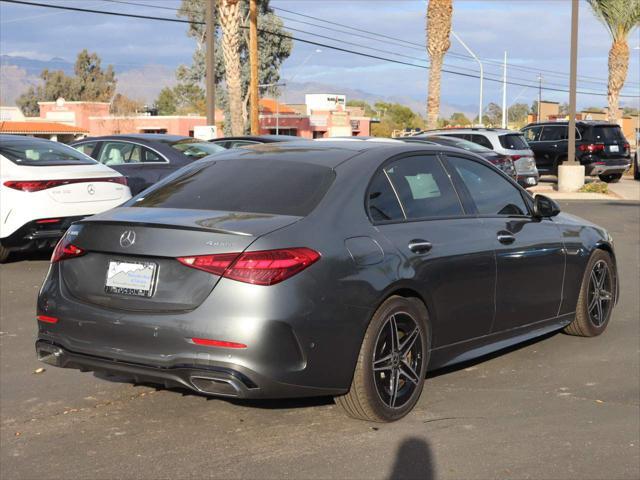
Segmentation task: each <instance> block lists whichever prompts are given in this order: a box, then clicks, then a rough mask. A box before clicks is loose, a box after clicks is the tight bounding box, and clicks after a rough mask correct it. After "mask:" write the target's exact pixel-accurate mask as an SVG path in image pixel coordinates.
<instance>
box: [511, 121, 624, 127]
mask: <svg viewBox="0 0 640 480" xmlns="http://www.w3.org/2000/svg"><path fill="white" fill-rule="evenodd" d="M544 125H569V121H568V120H561V121H558V122H553V121H549V122H531V123H528V124H527V125H525V126H524V127H522V128H526V127H535V126H544ZM576 125H591V126H609V127H619V126H620V125H618V124H617V123H611V122H607V121H606V120H576Z"/></svg>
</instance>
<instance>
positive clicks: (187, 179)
mask: <svg viewBox="0 0 640 480" xmlns="http://www.w3.org/2000/svg"><path fill="white" fill-rule="evenodd" d="M203 161H206V160H203ZM196 163H198V162H196ZM194 165H195V164H194ZM197 166H198V168H192V169H189V170H187V171H186V172H185V173H183V174H181V175H178V176H175V177H172V178H170V179H169V181H166V182H163V183H162V184H161V185H160V186H159V187H158V188H155V189H152V190H151V191H150V192H148V193H147V194H146V195H145V196H144V197H138V198H136V199H134V200H132V201H131V202H130V203H129V204H128V205H129V206H134V207H156V208H184V209H195V210H222V211H231V212H246V213H270V214H275V215H296V216H305V215H308V214H309V213H310V212H311V211H312V210H313V209H314V208H315V206H316V205H317V204H318V202H320V200H322V198H323V197H324V195H325V194H326V193H327V190H328V189H329V187H330V186H331V183H332V182H333V179H334V178H335V174H334V172H333V170H332V169H331V168H328V167H324V166H321V165H310V164H308V163H298V162H288V161H283V160H264V159H260V160H250V159H233V160H223V161H218V162H211V163H207V164H206V165H204V166H202V165H197Z"/></svg>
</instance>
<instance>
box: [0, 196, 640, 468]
mask: <svg viewBox="0 0 640 480" xmlns="http://www.w3.org/2000/svg"><path fill="white" fill-rule="evenodd" d="M561 206H562V208H563V210H566V211H568V212H570V213H574V214H577V215H580V216H582V217H584V218H586V219H588V220H591V221H593V222H595V223H598V224H600V225H603V226H604V227H606V228H607V229H608V230H609V232H610V233H611V234H612V236H613V237H614V239H615V242H616V249H617V255H618V266H619V270H620V276H621V300H620V303H619V305H618V306H617V308H616V310H615V311H614V316H613V319H612V321H611V324H610V325H609V327H608V329H607V331H606V332H605V333H604V335H603V336H602V337H599V338H592V339H589V338H578V337H570V336H567V335H563V334H555V335H551V336H547V337H545V338H543V339H541V340H538V341H535V342H530V343H528V344H526V345H524V346H520V347H518V348H515V349H512V350H511V351H510V352H501V353H500V354H498V355H493V356H492V357H490V358H483V359H480V360H478V361H475V362H472V363H469V364H465V365H462V366H459V367H456V368H453V369H449V370H447V371H439V372H433V373H432V374H430V375H429V378H428V379H427V382H426V385H425V391H424V393H423V396H422V398H421V399H420V402H419V403H418V405H417V407H416V409H415V411H414V412H412V413H411V414H410V415H409V416H408V417H406V418H405V419H403V420H401V421H399V422H396V423H393V424H373V423H366V422H361V421H355V420H351V419H348V418H346V417H345V416H344V414H343V412H342V411H340V410H339V409H338V408H337V407H336V406H335V405H334V404H333V401H332V400H331V399H323V398H321V399H308V400H296V401H260V402H258V401H256V402H240V401H233V402H231V401H226V400H219V399H207V398H205V397H201V396H197V395H193V394H191V393H187V392H179V391H167V390H162V389H158V390H156V389H155V388H154V387H150V386H143V385H136V386H134V385H130V384H128V383H124V382H120V381H117V379H103V378H97V377H96V376H94V375H93V374H92V373H80V372H78V371H74V370H61V369H55V368H53V367H48V366H46V367H45V366H44V365H43V364H40V363H38V362H37V361H36V359H35V354H34V350H33V342H34V339H35V331H36V322H35V319H34V315H35V298H36V294H37V290H38V288H39V286H40V283H41V281H42V278H43V276H44V275H45V273H46V270H47V266H48V262H47V258H46V257H45V256H39V257H34V256H32V257H27V258H25V259H23V260H21V261H16V262H13V263H10V264H7V265H2V266H0V282H1V286H0V288H1V290H0V301H1V303H2V307H1V320H0V332H1V333H0V347H1V353H0V355H1V357H0V360H1V362H0V363H1V366H0V368H1V371H0V373H1V378H0V398H1V422H2V423H1V430H2V431H1V437H0V439H1V444H2V452H1V457H0V469H1V471H0V474H1V476H2V477H3V478H70V477H73V478H165V477H166V478H182V477H188V476H191V477H198V478H201V477H215V478H239V477H244V478H256V477H261V478H414V477H416V478H436V477H437V478H487V477H499V478H580V479H582V478H638V477H639V476H640V464H639V456H638V452H639V450H640V433H639V432H640V399H639V397H640V359H639V353H638V345H639V343H638V342H639V339H640V321H639V316H640V315H639V314H640V305H639V303H638V302H639V298H638V272H639V269H640V259H639V253H640V251H639V250H640V245H639V243H640V242H639V237H640V218H639V217H640V204H638V203H631V202H613V201H605V202H596V201H586V202H581V203H578V202H563V203H562V204H561ZM463 294H465V292H461V295H463ZM42 367H45V371H43V372H41V373H35V372H36V371H38V369H40V368H42Z"/></svg>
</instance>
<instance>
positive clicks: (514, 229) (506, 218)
mask: <svg viewBox="0 0 640 480" xmlns="http://www.w3.org/2000/svg"><path fill="white" fill-rule="evenodd" d="M447 165H448V167H449V170H450V173H451V175H452V177H453V179H454V182H455V183H456V185H457V186H459V188H458V190H459V191H461V192H462V193H461V196H462V197H463V201H464V202H465V205H471V206H468V207H467V208H468V209H472V208H474V209H475V213H476V214H477V218H478V219H479V220H480V221H481V222H482V224H483V225H484V228H485V230H486V234H487V235H488V236H490V237H491V238H492V242H493V249H494V250H495V254H496V267H497V282H496V316H495V321H494V324H493V328H492V331H494V332H498V331H504V330H509V329H512V328H515V327H520V326H523V325H529V324H533V323H536V322H541V321H543V320H549V319H553V318H555V317H556V316H557V315H558V312H559V308H560V301H561V298H562V285H563V276H564V268H565V251H564V245H563V241H562V236H561V233H560V229H559V228H558V226H557V225H556V224H555V223H554V221H553V220H552V219H550V218H542V219H541V218H536V217H533V216H532V215H531V207H530V202H528V201H527V200H526V196H525V195H526V194H524V192H523V191H522V189H521V188H520V187H518V186H516V185H515V184H514V183H513V182H511V181H510V180H508V179H507V178H505V177H504V176H503V175H502V174H500V173H499V172H497V171H495V170H493V169H492V168H491V167H489V166H487V165H486V164H483V163H482V162H480V161H477V160H472V159H469V158H464V157H461V156H457V155H452V154H447Z"/></svg>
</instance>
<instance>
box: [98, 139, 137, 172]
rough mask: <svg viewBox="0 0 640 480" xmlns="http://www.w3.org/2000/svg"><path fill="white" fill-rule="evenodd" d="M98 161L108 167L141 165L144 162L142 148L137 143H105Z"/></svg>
mask: <svg viewBox="0 0 640 480" xmlns="http://www.w3.org/2000/svg"><path fill="white" fill-rule="evenodd" d="M98 161H99V162H100V163H103V164H105V165H107V166H110V165H113V166H115V165H122V164H124V163H140V162H141V161H142V147H141V146H140V145H137V144H135V143H126V142H105V144H104V145H103V147H102V150H101V151H100V157H99V158H98Z"/></svg>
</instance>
